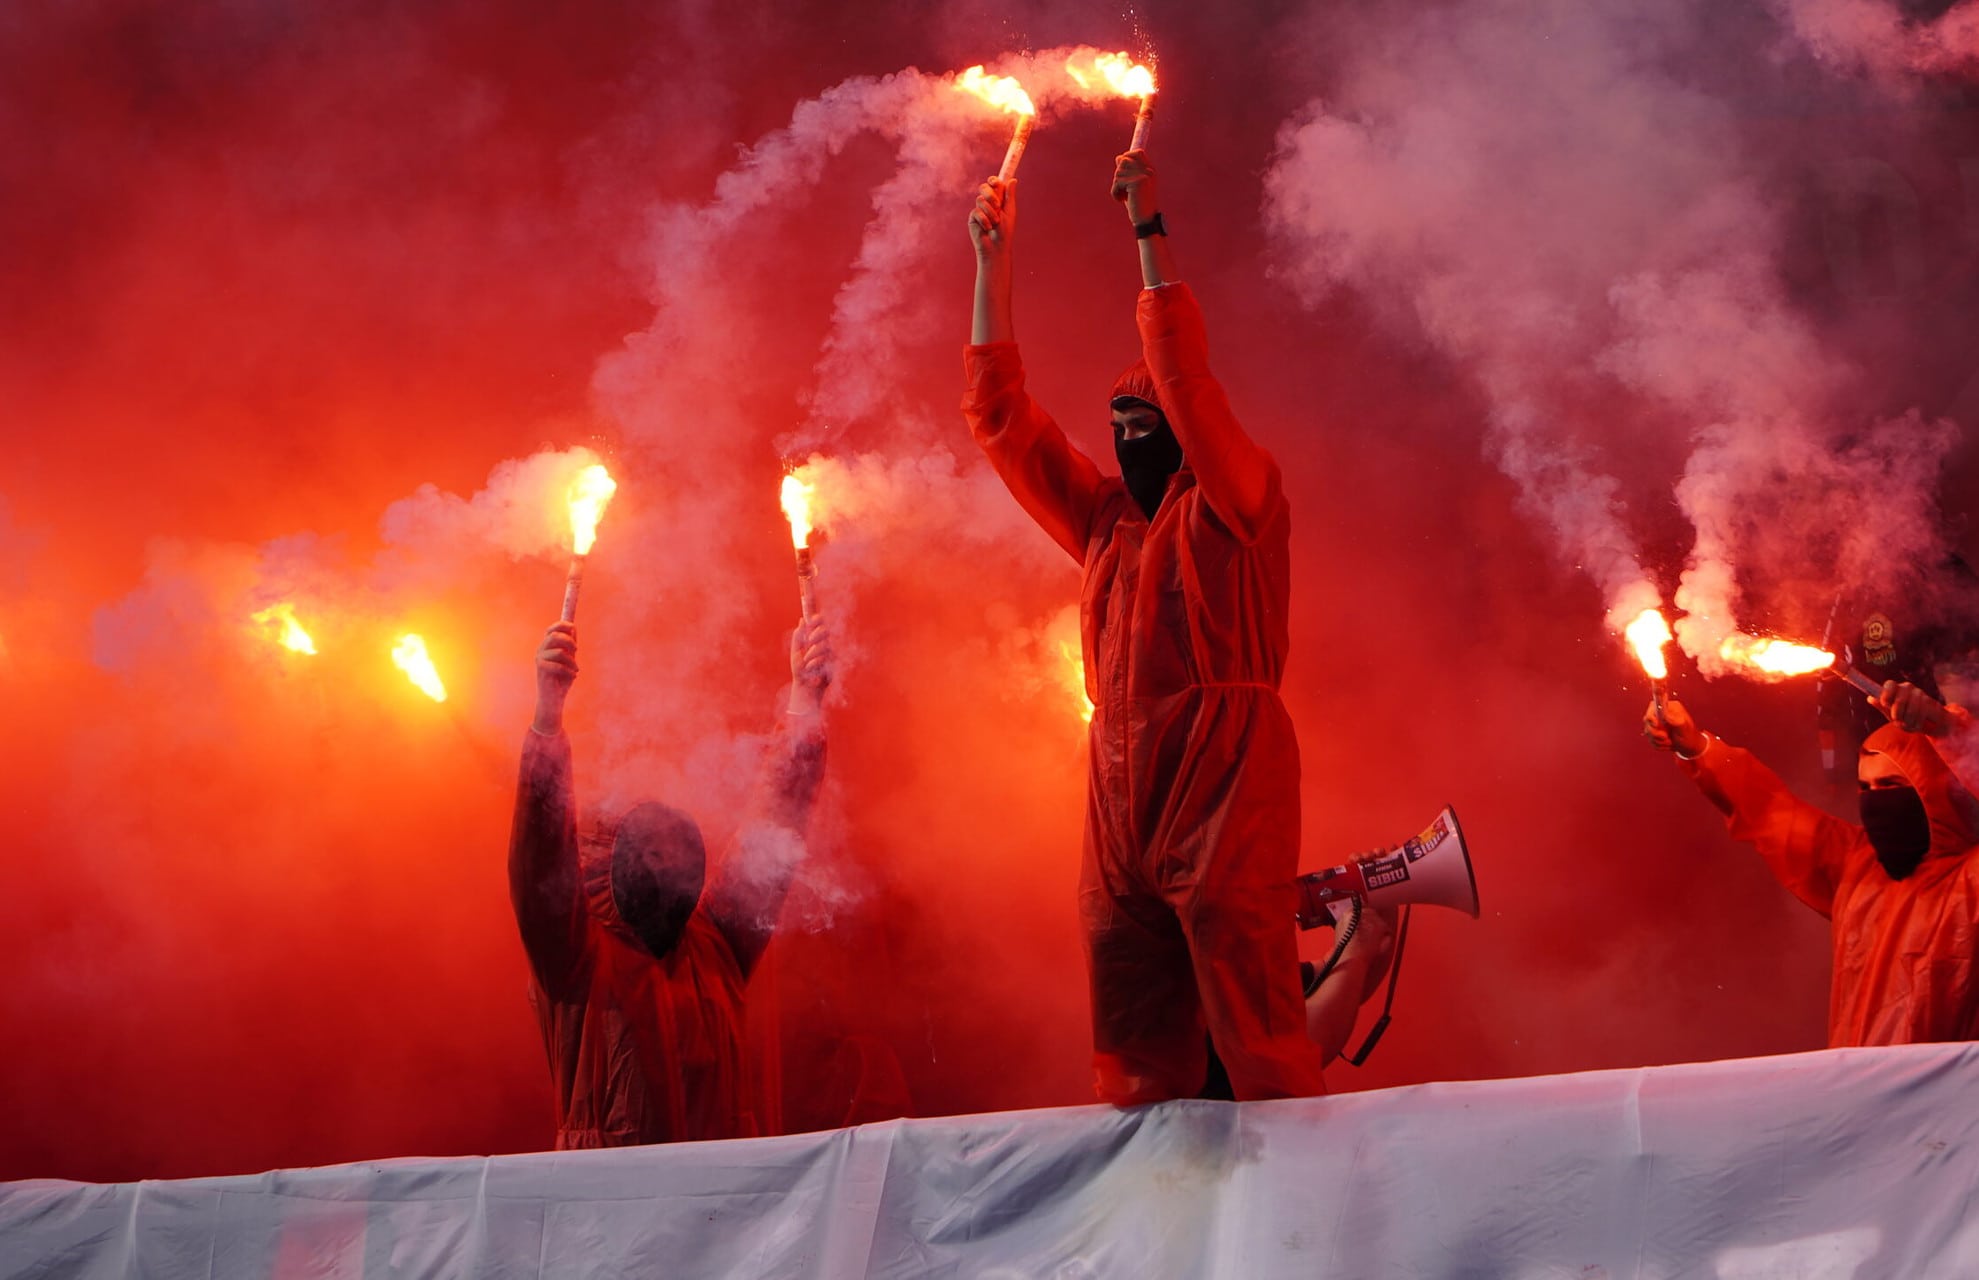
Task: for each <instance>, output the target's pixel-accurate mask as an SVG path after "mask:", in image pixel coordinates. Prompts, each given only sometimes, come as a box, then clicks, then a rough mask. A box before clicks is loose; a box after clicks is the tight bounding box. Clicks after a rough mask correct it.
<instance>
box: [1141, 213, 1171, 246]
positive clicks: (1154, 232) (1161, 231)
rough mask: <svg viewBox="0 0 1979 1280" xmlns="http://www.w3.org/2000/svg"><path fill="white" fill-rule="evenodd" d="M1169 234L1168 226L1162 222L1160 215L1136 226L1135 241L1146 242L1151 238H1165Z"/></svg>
mask: <svg viewBox="0 0 1979 1280" xmlns="http://www.w3.org/2000/svg"><path fill="white" fill-rule="evenodd" d="M1167 234H1168V225H1167V224H1166V223H1164V222H1163V221H1162V220H1161V215H1160V214H1158V213H1157V214H1155V215H1154V216H1153V217H1152V218H1149V219H1148V220H1147V221H1146V222H1136V223H1135V224H1134V239H1136V240H1145V239H1147V238H1148V237H1149V236H1165V235H1167Z"/></svg>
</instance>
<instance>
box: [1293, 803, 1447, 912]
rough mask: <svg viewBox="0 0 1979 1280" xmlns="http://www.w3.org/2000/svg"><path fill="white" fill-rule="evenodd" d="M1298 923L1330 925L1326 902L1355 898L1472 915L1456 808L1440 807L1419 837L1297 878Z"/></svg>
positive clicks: (1412, 837) (1329, 910)
mask: <svg viewBox="0 0 1979 1280" xmlns="http://www.w3.org/2000/svg"><path fill="white" fill-rule="evenodd" d="M1298 885H1299V927H1300V928H1301V929H1317V928H1318V927H1319V926H1321V925H1323V924H1332V923H1333V911H1332V908H1331V906H1330V905H1329V904H1331V903H1335V902H1340V901H1343V900H1345V899H1349V898H1359V899H1360V900H1361V901H1363V902H1371V903H1376V904H1380V905H1384V906H1396V907H1399V906H1403V905H1404V904H1407V903H1421V904H1422V905H1424V906H1427V907H1449V908H1451V909H1453V910H1456V911H1461V912H1463V913H1464V914H1465V915H1467V916H1469V917H1471V919H1473V920H1475V919H1476V918H1477V914H1478V911H1477V877H1476V876H1475V875H1474V874H1472V872H1471V858H1470V850H1469V849H1467V848H1466V847H1465V846H1464V829H1463V828H1462V827H1460V826H1458V825H1457V811H1456V810H1455V809H1451V808H1445V809H1444V810H1443V812H1441V813H1439V814H1437V815H1436V821H1434V822H1432V823H1430V824H1429V826H1428V828H1427V829H1425V830H1424V831H1423V833H1422V834H1421V835H1418V836H1411V837H1410V838H1409V839H1407V840H1405V841H1403V842H1402V843H1401V844H1398V845H1396V846H1395V847H1394V848H1392V849H1383V850H1380V851H1378V852H1375V853H1368V854H1363V855H1362V856H1361V857H1359V858H1356V859H1355V860H1354V861H1352V862H1348V863H1343V864H1342V865H1340V866H1337V867H1328V868H1327V869H1326V870H1324V871H1315V872H1313V873H1312V874H1310V875H1303V876H1300V877H1299V879H1298Z"/></svg>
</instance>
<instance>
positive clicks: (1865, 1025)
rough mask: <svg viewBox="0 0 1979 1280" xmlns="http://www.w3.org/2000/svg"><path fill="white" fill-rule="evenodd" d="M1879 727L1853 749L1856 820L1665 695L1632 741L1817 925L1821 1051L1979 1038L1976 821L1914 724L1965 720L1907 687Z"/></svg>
mask: <svg viewBox="0 0 1979 1280" xmlns="http://www.w3.org/2000/svg"><path fill="white" fill-rule="evenodd" d="M1873 702H1874V705H1875V706H1876V707H1877V708H1878V709H1879V710H1881V711H1882V712H1883V713H1884V714H1885V715H1887V716H1888V717H1889V718H1890V723H1888V724H1885V725H1884V726H1883V727H1882V728H1880V729H1878V730H1876V731H1875V732H1874V733H1872V734H1870V735H1869V737H1868V739H1867V740H1866V741H1864V743H1863V744H1862V750H1861V753H1860V756H1859V760H1858V767H1857V778H1858V781H1859V795H1860V800H1861V816H1862V823H1861V825H1860V826H1858V825H1856V824H1854V823H1850V822H1843V821H1842V820H1841V819H1839V818H1835V817H1831V816H1830V815H1829V814H1827V813H1825V812H1823V811H1822V810H1820V809H1817V808H1815V807H1814V806H1813V805H1811V804H1808V803H1806V802H1805V801H1802V800H1799V799H1796V798H1795V797H1794V796H1793V794H1792V793H1791V792H1789V791H1788V790H1787V788H1786V784H1784V783H1783V782H1781V781H1780V779H1779V777H1778V776H1777V775H1775V774H1774V773H1773V772H1772V770H1770V769H1768V768H1767V767H1766V766H1765V765H1763V764H1761V763H1759V761H1758V760H1756V759H1754V758H1753V756H1752V755H1751V753H1750V752H1747V751H1744V750H1742V749H1740V748H1738V747H1734V746H1732V745H1730V744H1729V743H1727V742H1725V741H1723V740H1722V739H1719V738H1717V737H1714V736H1712V735H1711V734H1708V733H1705V732H1704V731H1703V730H1701V729H1699V728H1698V726H1697V722H1696V721H1695V720H1694V719H1692V718H1691V715H1690V712H1689V711H1688V710H1687V709H1686V708H1685V707H1684V705H1683V704H1682V703H1681V702H1678V701H1677V700H1676V699H1675V698H1674V697H1670V698H1668V699H1666V702H1665V707H1666V710H1665V711H1664V713H1663V715H1662V716H1661V717H1659V716H1658V715H1657V713H1656V708H1655V706H1654V704H1651V706H1650V709H1649V712H1648V714H1647V715H1646V716H1645V718H1644V721H1643V733H1644V735H1645V736H1646V737H1648V738H1649V740H1650V741H1651V742H1652V743H1653V744H1654V745H1656V746H1657V747H1659V748H1662V749H1664V750H1670V751H1674V752H1675V753H1676V756H1677V758H1678V759H1679V760H1680V761H1681V762H1682V767H1683V770H1684V772H1686V773H1688V774H1689V775H1690V776H1691V777H1692V778H1693V779H1695V780H1696V782H1697V785H1698V788H1699V789H1700V790H1702V791H1703V792H1704V794H1705V795H1706V796H1707V797H1709V799H1710V800H1711V801H1712V803H1714V804H1716V805H1717V806H1718V808H1719V809H1721V810H1723V811H1724V813H1725V814H1726V817H1727V825H1728V826H1729V828H1730V830H1731V833H1732V835H1733V836H1734V837H1735V838H1736V839H1739V840H1742V841H1744V842H1745V843H1747V844H1749V845H1751V846H1752V847H1753V848H1755V849H1757V850H1758V851H1759V854H1760V856H1761V857H1763V858H1765V859H1766V865H1767V866H1768V867H1770V868H1771V869H1772V872H1773V875H1774V878H1776V879H1777V880H1779V882H1780V883H1781V884H1782V885H1784V886H1785V887H1786V889H1787V891H1788V892H1789V893H1791V894H1793V895H1794V896H1795V897H1796V898H1799V899H1800V900H1801V901H1802V902H1804V903H1806V904H1807V905H1808V906H1810V907H1812V908H1814V909H1815V910H1816V911H1818V912H1820V913H1821V914H1822V915H1824V916H1826V917H1827V918H1828V920H1829V921H1830V924H1831V926H1832V930H1833V934H1834V979H1833V986H1832V988H1831V989H1830V991H1829V995H1828V1043H1829V1045H1830V1046H1840V1045H1868V1044H1916V1043H1921V1042H1926V1041H1940V1040H1973V1039H1979V980H1975V976H1974V973H1973V962H1974V959H1975V951H1979V848H1976V847H1975V842H1979V825H1976V824H1975V812H1976V811H1975V806H1974V801H1973V797H1972V794H1971V793H1970V792H1969V791H1967V790H1966V788H1965V786H1964V785H1963V784H1962V783H1961V782H1960V781H1959V779H1958V778H1957V777H1956V776H1955V775H1954V774H1953V772H1952V770H1951V769H1950V768H1949V767H1948V766H1947V765H1946V763H1945V761H1944V758H1943V757H1942V756H1940V755H1939V753H1938V750H1937V748H1936V747H1935V746H1933V745H1932V743H1931V741H1930V739H1929V737H1928V736H1927V734H1926V733H1925V732H1923V730H1925V729H1926V728H1930V729H1933V730H1934V731H1936V732H1940V733H1943V732H1951V731H1956V732H1966V731H1968V729H1967V726H1969V724H1970V718H1969V717H1968V716H1966V714H1965V712H1964V711H1963V710H1962V709H1961V708H1958V707H1951V708H1946V707H1942V706H1939V705H1938V704H1937V703H1936V702H1935V701H1933V700H1932V699H1931V698H1929V697H1928V696H1927V695H1925V694H1924V693H1923V692H1921V691H1920V690H1918V689H1917V688H1915V687H1914V686H1912V685H1909V684H1897V683H1895V682H1894V681H1893V682H1891V683H1888V684H1886V685H1884V686H1883V693H1882V695H1881V696H1880V697H1878V698H1876V699H1874V700H1873Z"/></svg>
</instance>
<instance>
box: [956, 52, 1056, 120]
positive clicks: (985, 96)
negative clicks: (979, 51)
mask: <svg viewBox="0 0 1979 1280" xmlns="http://www.w3.org/2000/svg"><path fill="white" fill-rule="evenodd" d="M955 87H956V88H957V89H959V90H961V91H962V92H963V93H967V94H973V95H974V96H976V97H978V98H981V99H982V100H983V101H984V102H987V103H989V104H990V105H991V106H992V107H995V108H997V109H998V110H1000V111H1008V112H1010V113H1011V114H1012V115H1019V116H1034V115H1036V114H1037V113H1038V109H1037V108H1036V107H1034V106H1032V105H1031V95H1030V94H1028V93H1025V92H1024V86H1023V85H1021V84H1018V83H1017V82H1016V81H1015V80H1013V79H1011V78H1010V77H1009V76H993V75H987V74H985V73H984V71H983V68H982V66H981V65H980V64H978V65H976V66H973V67H970V68H969V69H968V70H967V71H964V72H963V73H962V74H961V75H959V76H957V77H955Z"/></svg>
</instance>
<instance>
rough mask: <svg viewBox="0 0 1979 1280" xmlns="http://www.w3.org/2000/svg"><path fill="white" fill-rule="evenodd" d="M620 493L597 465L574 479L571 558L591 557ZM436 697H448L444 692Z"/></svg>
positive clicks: (570, 497) (567, 497) (569, 497)
mask: <svg viewBox="0 0 1979 1280" xmlns="http://www.w3.org/2000/svg"><path fill="white" fill-rule="evenodd" d="M617 492H618V481H616V480H614V479H612V473H611V472H609V471H607V470H605V468H604V467H603V466H602V465H600V464H598V463H592V464H591V465H590V466H588V467H585V468H584V469H583V470H582V471H579V472H578V473H577V475H576V476H574V477H573V478H572V479H571V482H570V488H569V489H567V490H566V491H565V500H566V501H567V502H569V503H570V553H571V554H572V555H577V556H585V555H590V554H591V544H592V543H594V542H596V541H597V540H598V521H599V520H601V519H603V518H604V514H605V506H606V504H607V503H609V502H610V501H611V500H612V495H613V494H614V493H617ZM414 638H415V639H417V637H414ZM435 683H437V681H436V682H435ZM435 696H436V697H438V698H444V697H446V695H445V694H444V693H442V694H437V695H435Z"/></svg>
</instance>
